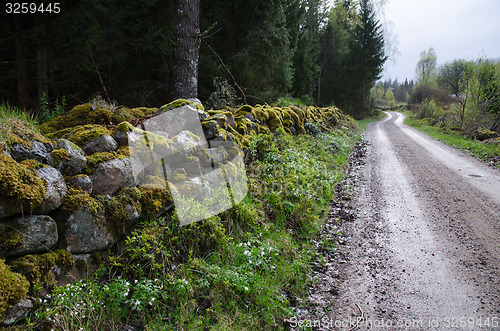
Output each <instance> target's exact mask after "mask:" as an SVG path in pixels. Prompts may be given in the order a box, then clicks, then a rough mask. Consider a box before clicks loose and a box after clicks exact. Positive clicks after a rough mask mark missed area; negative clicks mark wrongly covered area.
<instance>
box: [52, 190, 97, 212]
mask: <svg viewBox="0 0 500 331" xmlns="http://www.w3.org/2000/svg"><path fill="white" fill-rule="evenodd" d="M81 207H86V208H87V209H88V210H89V211H90V212H91V213H92V214H94V215H97V214H98V213H99V211H100V210H102V208H103V205H102V203H100V202H99V201H98V200H96V199H94V198H93V197H92V196H91V195H90V194H89V193H87V192H84V191H83V190H82V189H81V188H79V187H71V188H69V189H68V193H66V196H65V197H64V203H63V205H62V206H61V210H62V211H63V212H64V213H65V214H66V215H71V214H73V213H74V212H76V211H77V210H79V209H80V208H81Z"/></svg>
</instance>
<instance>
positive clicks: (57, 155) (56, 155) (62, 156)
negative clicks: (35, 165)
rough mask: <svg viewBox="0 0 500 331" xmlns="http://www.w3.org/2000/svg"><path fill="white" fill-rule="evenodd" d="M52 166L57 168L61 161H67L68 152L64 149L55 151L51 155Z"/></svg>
mask: <svg viewBox="0 0 500 331" xmlns="http://www.w3.org/2000/svg"><path fill="white" fill-rule="evenodd" d="M50 154H51V155H52V159H53V160H54V164H55V165H56V166H57V165H58V164H59V163H60V162H61V161H62V160H69V159H70V158H69V152H68V151H67V150H65V149H64V148H60V149H55V150H53V151H52V152H51V153H50Z"/></svg>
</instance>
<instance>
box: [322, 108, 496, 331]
mask: <svg viewBox="0 0 500 331" xmlns="http://www.w3.org/2000/svg"><path fill="white" fill-rule="evenodd" d="M387 115H388V116H387V117H386V118H385V119H384V120H381V121H378V122H375V123H372V124H370V125H369V127H368V129H367V131H366V136H365V139H366V140H367V141H368V143H369V146H368V148H367V153H366V156H365V159H364V161H365V165H364V166H362V167H360V168H359V169H358V170H357V171H358V172H359V173H358V174H357V176H358V177H359V179H358V180H357V183H356V184H355V193H354V197H353V200H352V205H353V206H354V208H355V209H356V214H357V217H356V218H355V220H354V221H353V222H351V223H348V224H347V225H346V229H345V234H346V236H347V238H346V242H347V247H345V248H344V249H343V250H344V251H345V252H346V254H347V262H346V263H345V264H343V265H342V266H341V275H342V277H341V278H342V279H344V281H343V282H341V283H340V284H339V287H338V293H339V296H338V298H336V300H335V307H334V309H333V310H332V311H334V312H335V313H334V314H333V315H331V316H329V318H330V320H331V321H335V324H333V322H332V325H334V326H335V329H340V330H350V329H357V330H374V329H380V330H448V329H463V330H500V237H499V234H500V170H499V169H495V168H491V167H488V166H487V165H485V164H483V163H482V162H480V161H478V160H476V159H475V158H473V157H471V156H469V155H466V154H464V153H463V152H461V151H458V150H456V149H453V148H450V147H448V146H446V145H444V144H442V143H440V142H437V141H435V140H433V139H431V138H429V137H428V136H426V135H423V134H421V133H419V132H417V131H416V130H414V129H412V128H409V127H407V126H405V125H404V124H403V120H404V115H403V114H400V113H392V112H391V113H388V114H387Z"/></svg>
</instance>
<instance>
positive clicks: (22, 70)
mask: <svg viewBox="0 0 500 331" xmlns="http://www.w3.org/2000/svg"><path fill="white" fill-rule="evenodd" d="M26 65H27V54H26V46H25V45H24V44H23V43H22V41H20V40H18V41H17V42H16V73H17V105H18V106H19V108H26V107H28V106H29V103H30V96H29V78H28V69H27V67H26Z"/></svg>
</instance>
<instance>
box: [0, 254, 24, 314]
mask: <svg viewBox="0 0 500 331" xmlns="http://www.w3.org/2000/svg"><path fill="white" fill-rule="evenodd" d="M29 287H30V283H29V282H28V280H26V278H25V277H24V276H23V275H20V274H19V273H16V272H13V271H11V269H10V268H9V266H8V265H6V264H5V260H3V259H0V321H3V319H4V316H5V311H6V310H7V309H8V308H10V307H12V306H13V305H15V304H16V303H17V302H19V301H21V299H22V298H24V297H25V296H26V294H27V293H28V290H29Z"/></svg>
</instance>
